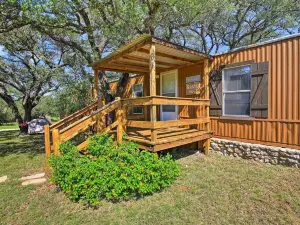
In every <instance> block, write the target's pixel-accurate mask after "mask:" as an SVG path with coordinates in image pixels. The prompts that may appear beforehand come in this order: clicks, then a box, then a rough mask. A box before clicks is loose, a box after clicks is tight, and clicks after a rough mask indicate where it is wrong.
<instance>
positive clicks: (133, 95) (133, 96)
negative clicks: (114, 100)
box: [132, 84, 144, 115]
mask: <svg viewBox="0 0 300 225" xmlns="http://www.w3.org/2000/svg"><path fill="white" fill-rule="evenodd" d="M135 85H142V92H143V96H144V84H133V86H132V98H139V97H135V92H134V86H135ZM134 108H142V112H141V113H135V112H133V109H134ZM132 114H133V115H143V114H144V107H142V106H135V107H132Z"/></svg>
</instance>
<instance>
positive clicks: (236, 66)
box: [222, 63, 252, 118]
mask: <svg viewBox="0 0 300 225" xmlns="http://www.w3.org/2000/svg"><path fill="white" fill-rule="evenodd" d="M246 66H249V67H250V89H249V90H239V91H225V79H224V71H225V70H230V69H234V68H240V67H246ZM251 78H252V68H251V63H250V64H243V65H235V66H229V67H227V68H224V69H223V70H222V116H224V117H241V118H251V109H252V105H251V91H252V79H251ZM230 93H250V101H249V107H250V110H249V115H232V114H225V94H230Z"/></svg>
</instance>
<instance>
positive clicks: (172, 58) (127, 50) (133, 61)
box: [90, 34, 212, 74]
mask: <svg viewBox="0 0 300 225" xmlns="http://www.w3.org/2000/svg"><path fill="white" fill-rule="evenodd" d="M151 44H155V55H156V56H155V61H156V71H157V73H161V72H164V71H168V70H172V69H179V68H182V67H185V66H189V65H193V64H197V63H201V62H203V60H204V59H212V57H211V56H210V55H208V54H205V53H201V52H198V51H195V50H192V49H189V48H186V47H183V46H180V45H177V44H174V43H171V42H167V41H164V40H162V39H160V38H156V37H152V36H151V35H147V34H144V35H141V36H140V37H138V38H136V39H134V40H133V41H131V42H129V43H127V44H126V45H123V46H121V47H120V48H118V49H117V50H115V51H114V52H112V53H111V54H109V55H108V56H106V57H104V58H102V59H100V60H98V61H95V62H93V63H91V64H90V66H91V67H93V69H99V70H107V71H117V72H129V73H140V74H143V73H148V72H149V51H150V46H151Z"/></svg>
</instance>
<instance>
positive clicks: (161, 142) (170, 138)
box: [126, 127, 211, 152]
mask: <svg viewBox="0 0 300 225" xmlns="http://www.w3.org/2000/svg"><path fill="white" fill-rule="evenodd" d="M126 134H127V139H128V140H131V141H135V142H136V143H137V144H138V145H139V147H140V148H142V149H146V150H150V151H154V152H157V151H161V150H165V149H169V148H174V147H177V146H181V145H185V144H189V143H193V142H197V141H201V140H205V139H208V138H210V137H211V132H209V131H201V130H198V129H193V128H183V127H171V128H164V129H158V130H157V140H156V142H152V141H151V130H149V129H132V128H130V129H128V130H127V132H126Z"/></svg>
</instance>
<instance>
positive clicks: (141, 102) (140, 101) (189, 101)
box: [121, 96, 210, 107]
mask: <svg viewBox="0 0 300 225" xmlns="http://www.w3.org/2000/svg"><path fill="white" fill-rule="evenodd" d="M121 101H122V105H123V106H127V107H128V106H147V105H149V106H150V105H188V106H209V105H210V100H209V99H194V98H179V97H166V96H147V97H139V98H129V99H123V100H121Z"/></svg>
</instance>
